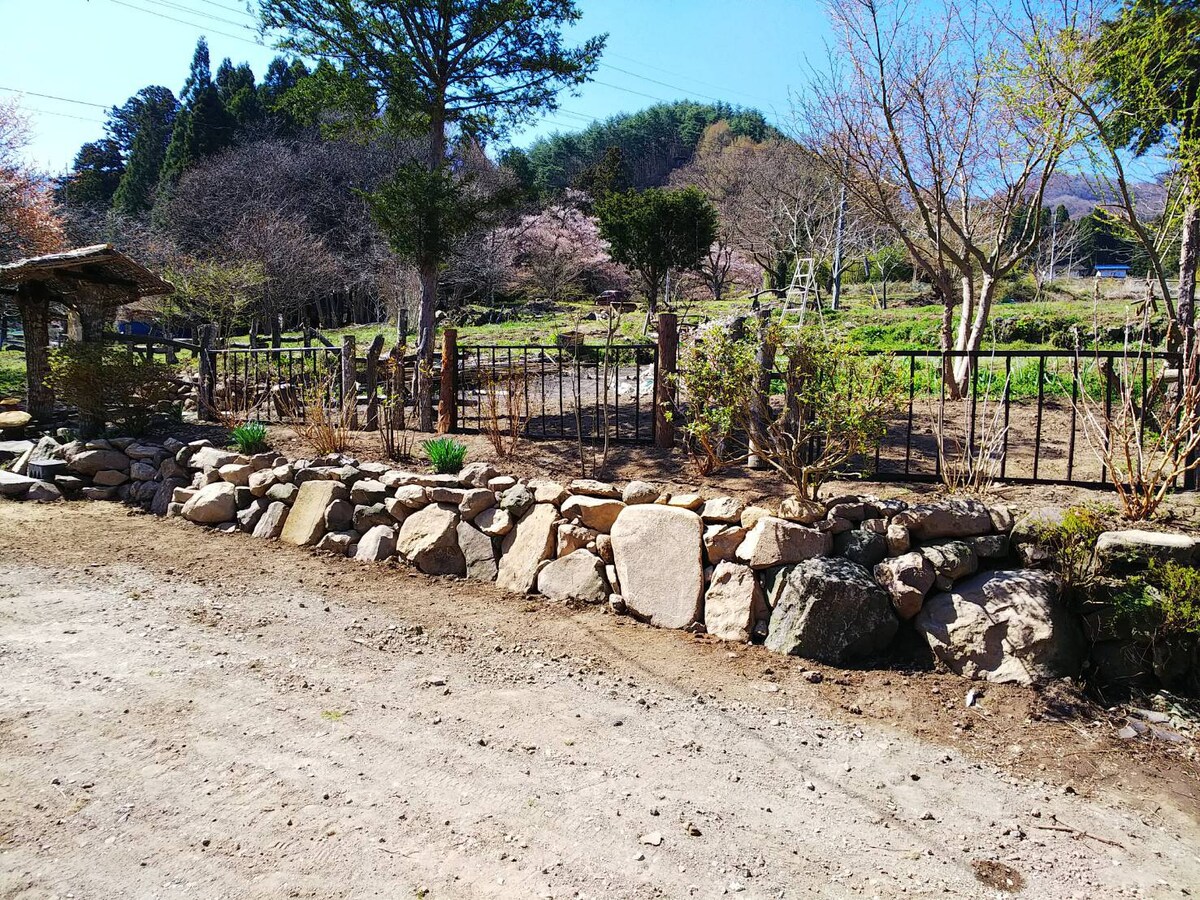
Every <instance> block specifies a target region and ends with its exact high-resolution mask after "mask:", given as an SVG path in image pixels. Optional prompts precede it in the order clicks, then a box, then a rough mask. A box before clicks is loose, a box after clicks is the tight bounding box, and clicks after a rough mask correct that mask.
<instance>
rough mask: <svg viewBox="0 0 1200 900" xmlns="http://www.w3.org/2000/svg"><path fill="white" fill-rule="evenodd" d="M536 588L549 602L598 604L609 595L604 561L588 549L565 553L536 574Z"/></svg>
mask: <svg viewBox="0 0 1200 900" xmlns="http://www.w3.org/2000/svg"><path fill="white" fill-rule="evenodd" d="M537 589H538V593H539V594H543V595H544V596H546V597H549V598H550V599H551V600H560V601H561V600H582V601H583V602H584V603H601V602H603V601H604V598H605V597H607V596H608V580H607V579H606V578H605V577H604V561H603V560H602V559H600V557H598V556H596V555H595V554H594V553H591V552H590V551H588V550H576V551H574V552H573V553H568V554H567V555H566V556H563V557H560V558H559V559H556V560H554V562H552V563H550V564H549V565H547V566H545V567H544V568H543V569H542V570H541V571H540V572H538V576H537Z"/></svg>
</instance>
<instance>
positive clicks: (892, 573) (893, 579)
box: [875, 553, 937, 619]
mask: <svg viewBox="0 0 1200 900" xmlns="http://www.w3.org/2000/svg"><path fill="white" fill-rule="evenodd" d="M935 578H937V573H936V572H934V570H933V564H932V563H930V561H929V560H928V559H927V558H926V557H925V556H924V555H922V554H920V553H903V554H901V555H900V556H893V557H891V558H889V559H886V560H884V561H883V562H881V563H879V565H877V566H876V567H875V580H876V581H878V582H879V584H880V585H881V586H882V587H883V589H884V590H885V591H887V592H888V596H890V597H891V598H892V606H893V607H895V609H896V615H898V616H899V617H900V618H902V619H911V618H912V617H913V616H915V615H916V614H917V613H919V612H920V611H921V604H922V603H924V602H925V595H926V594H928V593H929V590H930V588H932V587H933V582H934V579H935Z"/></svg>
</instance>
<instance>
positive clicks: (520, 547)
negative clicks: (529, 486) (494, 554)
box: [496, 485, 558, 594]
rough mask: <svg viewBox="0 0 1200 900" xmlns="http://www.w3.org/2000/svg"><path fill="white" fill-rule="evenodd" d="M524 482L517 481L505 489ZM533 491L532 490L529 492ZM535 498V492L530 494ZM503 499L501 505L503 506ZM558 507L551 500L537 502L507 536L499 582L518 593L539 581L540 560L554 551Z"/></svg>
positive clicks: (525, 590) (503, 547)
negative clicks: (518, 482) (550, 502)
mask: <svg viewBox="0 0 1200 900" xmlns="http://www.w3.org/2000/svg"><path fill="white" fill-rule="evenodd" d="M518 488H521V489H522V490H524V488H523V487H522V485H516V486H514V487H512V488H509V490H508V491H506V492H505V496H508V495H509V493H510V492H511V491H515V490H517V489H518ZM525 493H526V494H529V492H528V491H526V492H525ZM529 496H530V498H531V499H532V497H533V495H532V494H529ZM503 505H504V504H503V501H502V502H501V507H503ZM557 518H558V510H557V509H555V508H554V507H553V506H552V505H551V504H549V503H537V504H534V506H533V508H532V509H530V510H529V512H527V513H525V515H524V516H522V517H521V519H520V520H519V521H518V522H517V524H516V526H514V527H513V530H512V531H510V532H509V533H508V534H506V535H505V536H504V542H503V543H502V544H501V545H500V566H499V571H498V572H497V575H496V584H497V585H499V586H500V587H501V588H503V589H504V590H506V591H512V592H513V593H515V594H527V593H529V592H530V591H532V590H533V586H534V584H535V583H536V581H537V573H538V564H539V563H541V561H542V560H543V559H549V558H550V557H551V556H553V555H554V544H555V528H554V520H555V519H557Z"/></svg>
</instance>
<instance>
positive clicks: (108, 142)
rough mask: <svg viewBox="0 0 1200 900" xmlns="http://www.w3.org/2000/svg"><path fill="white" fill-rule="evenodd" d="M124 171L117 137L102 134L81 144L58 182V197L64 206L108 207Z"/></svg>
mask: <svg viewBox="0 0 1200 900" xmlns="http://www.w3.org/2000/svg"><path fill="white" fill-rule="evenodd" d="M124 171H125V160H124V159H123V158H122V157H121V148H120V146H119V145H118V144H117V142H116V141H114V140H112V139H111V138H103V139H102V140H99V141H92V142H91V143H87V144H84V145H83V146H82V147H80V148H79V152H78V153H76V154H75V162H74V164H73V165H72V167H71V174H70V175H68V176H67V177H66V178H65V179H63V181H62V182H61V183H60V184H59V186H58V190H57V194H58V200H59V202H60V203H63V204H65V205H67V206H75V207H85V208H88V209H93V210H98V211H107V210H108V208H109V207H110V206H111V205H112V199H113V194H115V193H116V192H117V186H118V185H119V184H120V183H121V176H122V174H123V173H124Z"/></svg>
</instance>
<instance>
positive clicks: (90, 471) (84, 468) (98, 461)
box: [67, 450, 129, 475]
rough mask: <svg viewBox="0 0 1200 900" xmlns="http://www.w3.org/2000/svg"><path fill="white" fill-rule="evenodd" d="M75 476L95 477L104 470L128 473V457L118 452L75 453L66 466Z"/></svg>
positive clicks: (93, 451) (91, 451)
mask: <svg viewBox="0 0 1200 900" xmlns="http://www.w3.org/2000/svg"><path fill="white" fill-rule="evenodd" d="M67 468H68V469H70V470H71V471H72V472H74V473H76V474H77V475H95V474H96V473H97V472H100V471H103V470H104V469H114V470H116V471H118V472H128V471H129V457H128V456H126V455H125V454H124V453H122V452H121V451H120V450H84V451H83V452H82V453H76V454H75V455H74V456H73V457H72V458H71V462H70V464H69V465H68V466H67Z"/></svg>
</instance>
